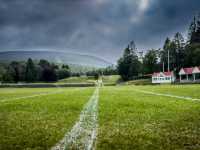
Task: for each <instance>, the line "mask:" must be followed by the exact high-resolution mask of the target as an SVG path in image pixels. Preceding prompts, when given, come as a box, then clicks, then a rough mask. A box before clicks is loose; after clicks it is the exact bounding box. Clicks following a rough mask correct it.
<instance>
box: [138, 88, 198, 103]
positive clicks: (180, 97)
mask: <svg viewBox="0 0 200 150" xmlns="http://www.w3.org/2000/svg"><path fill="white" fill-rule="evenodd" d="M135 91H137V92H140V93H145V94H151V95H157V96H165V97H171V98H177V99H184V100H190V101H200V99H198V98H192V97H186V96H177V95H172V94H163V93H157V92H156V93H155V92H150V91H143V90H135Z"/></svg>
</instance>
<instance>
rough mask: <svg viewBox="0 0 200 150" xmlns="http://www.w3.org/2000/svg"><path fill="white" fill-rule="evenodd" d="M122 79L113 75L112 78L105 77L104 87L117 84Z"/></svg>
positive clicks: (103, 78)
mask: <svg viewBox="0 0 200 150" xmlns="http://www.w3.org/2000/svg"><path fill="white" fill-rule="evenodd" d="M119 79H120V76H118V75H112V76H103V77H102V80H103V83H104V85H109V84H116V83H117V82H118V81H119Z"/></svg>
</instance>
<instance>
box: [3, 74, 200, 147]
mask: <svg viewBox="0 0 200 150" xmlns="http://www.w3.org/2000/svg"><path fill="white" fill-rule="evenodd" d="M116 78H117V77H116ZM111 79H112V80H113V81H116V79H115V80H114V77H112V78H111ZM111 79H106V80H108V81H112V80H111ZM104 80H105V79H104ZM107 83H108V82H107ZM199 89H200V85H155V86H151V85H146V86H134V85H126V86H104V87H102V88H100V91H99V92H100V93H99V106H98V132H97V133H98V135H97V140H96V149H97V150H110V149H111V150H120V149H136V150H146V149H148V150H157V149H161V150H162V149H163V150H171V149H172V150H174V149H177V150H184V149H185V150H186V149H189V150H190V149H191V150H193V149H194V150H198V149H200V92H199ZM55 92H58V93H55ZM93 92H94V88H34V89H31V88H22V89H17V88H5V89H1V90H0V150H1V149H2V150H7V149H8V150H13V149H34V150H40V149H41V150H42V149H49V148H50V147H51V146H53V145H55V144H56V143H57V142H58V141H59V140H61V139H62V138H63V136H64V134H65V133H66V132H68V131H70V130H71V128H72V127H73V125H74V123H75V122H76V121H77V120H78V117H79V114H80V112H81V110H82V109H83V106H84V105H85V104H86V103H87V102H88V100H89V98H90V97H91V95H92V94H93ZM148 92H149V93H148ZM37 94H46V95H42V96H39V97H29V98H23V99H14V98H19V97H28V96H34V95H37ZM156 94H161V95H163V96H161V95H160V96H159V95H156ZM170 96H180V97H182V98H176V97H170ZM187 97H190V98H191V100H189V99H187ZM192 99H195V101H192Z"/></svg>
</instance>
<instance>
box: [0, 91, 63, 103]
mask: <svg viewBox="0 0 200 150" xmlns="http://www.w3.org/2000/svg"><path fill="white" fill-rule="evenodd" d="M62 92H63V91H58V92H49V93H41V94H34V95H30V96H24V97H17V98H10V99H2V100H0V102H11V101H12V100H20V99H26V98H33V97H40V96H46V95H51V94H58V93H62Z"/></svg>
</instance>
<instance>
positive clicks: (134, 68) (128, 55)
mask: <svg viewBox="0 0 200 150" xmlns="http://www.w3.org/2000/svg"><path fill="white" fill-rule="evenodd" d="M139 69H140V62H139V60H138V57H137V55H136V52H135V51H134V50H133V49H132V48H130V47H129V46H128V47H127V48H126V49H125V50H124V54H123V56H122V58H120V59H119V60H118V66H117V70H118V73H119V75H120V76H121V78H122V79H123V80H125V81H126V80H130V79H132V78H134V77H136V76H138V74H139Z"/></svg>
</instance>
